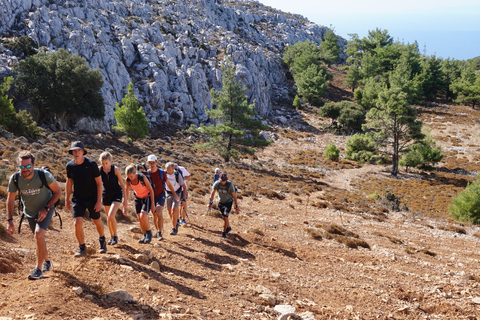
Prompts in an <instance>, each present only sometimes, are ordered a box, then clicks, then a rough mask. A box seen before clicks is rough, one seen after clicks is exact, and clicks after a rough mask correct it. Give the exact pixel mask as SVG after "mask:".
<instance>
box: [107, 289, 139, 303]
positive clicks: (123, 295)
mask: <svg viewBox="0 0 480 320" xmlns="http://www.w3.org/2000/svg"><path fill="white" fill-rule="evenodd" d="M106 297H107V299H115V300H124V301H132V300H133V297H132V295H130V294H129V293H128V292H127V291H124V290H117V291H112V292H109V293H107V294H106Z"/></svg>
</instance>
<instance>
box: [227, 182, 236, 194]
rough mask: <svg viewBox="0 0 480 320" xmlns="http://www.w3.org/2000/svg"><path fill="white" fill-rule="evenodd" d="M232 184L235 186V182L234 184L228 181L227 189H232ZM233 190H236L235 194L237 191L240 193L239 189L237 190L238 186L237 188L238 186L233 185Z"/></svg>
mask: <svg viewBox="0 0 480 320" xmlns="http://www.w3.org/2000/svg"><path fill="white" fill-rule="evenodd" d="M230 184H233V182H232V181H229V180H227V183H226V186H227V189H230ZM233 189H235V193H237V191H238V188H237V186H236V185H234V184H233Z"/></svg>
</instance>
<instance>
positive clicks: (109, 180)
mask: <svg viewBox="0 0 480 320" xmlns="http://www.w3.org/2000/svg"><path fill="white" fill-rule="evenodd" d="M100 174H101V176H102V182H103V195H106V194H117V193H121V192H122V188H121V187H120V184H119V183H118V177H117V175H116V174H115V166H114V165H113V164H112V165H111V166H110V171H109V172H108V173H105V171H103V167H102V168H101V169H100Z"/></svg>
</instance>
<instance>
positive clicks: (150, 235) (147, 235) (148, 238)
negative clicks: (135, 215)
mask: <svg viewBox="0 0 480 320" xmlns="http://www.w3.org/2000/svg"><path fill="white" fill-rule="evenodd" d="M150 242H152V231H150V230H149V231H147V234H146V235H145V240H144V241H143V243H150Z"/></svg>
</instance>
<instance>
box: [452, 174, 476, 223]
mask: <svg viewBox="0 0 480 320" xmlns="http://www.w3.org/2000/svg"><path fill="white" fill-rule="evenodd" d="M448 210H449V212H450V214H451V215H452V216H453V217H454V218H455V219H456V220H458V221H464V222H472V223H474V224H478V223H480V181H475V182H473V183H471V184H469V185H468V186H467V187H466V188H465V190H463V191H462V192H460V194H459V195H458V196H456V197H454V198H452V204H451V205H450V206H449V207H448Z"/></svg>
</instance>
